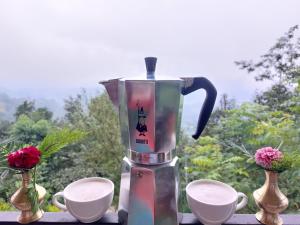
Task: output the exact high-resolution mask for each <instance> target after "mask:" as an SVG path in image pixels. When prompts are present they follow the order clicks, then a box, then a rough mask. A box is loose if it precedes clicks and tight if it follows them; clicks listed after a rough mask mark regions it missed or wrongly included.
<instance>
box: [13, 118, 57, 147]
mask: <svg viewBox="0 0 300 225" xmlns="http://www.w3.org/2000/svg"><path fill="white" fill-rule="evenodd" d="M51 127H52V125H51V123H50V122H49V121H47V120H39V121H37V122H35V121H33V120H32V119H30V118H29V117H28V116H26V115H24V114H23V115H20V116H19V117H18V120H17V121H16V122H15V123H14V124H13V125H12V129H11V135H12V136H13V137H14V138H16V139H17V141H18V142H19V143H23V144H25V143H26V144H34V145H36V144H37V143H38V142H40V141H41V140H43V138H44V137H45V136H46V135H47V133H48V132H49V131H50V129H51Z"/></svg>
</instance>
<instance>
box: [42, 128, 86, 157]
mask: <svg viewBox="0 0 300 225" xmlns="http://www.w3.org/2000/svg"><path fill="white" fill-rule="evenodd" d="M85 136H86V133H85V132H82V131H80V130H77V129H75V130H71V129H69V128H63V129H57V130H55V131H53V132H51V133H49V134H48V135H47V136H46V137H45V138H44V139H43V141H42V142H41V143H40V145H39V146H38V149H39V150H40V151H41V152H42V158H43V159H45V158H48V157H50V156H51V155H52V154H54V153H56V152H58V151H60V150H61V149H62V148H64V147H66V146H67V145H69V144H72V143H75V142H77V141H79V140H81V139H83V138H84V137H85Z"/></svg>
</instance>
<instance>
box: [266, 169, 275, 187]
mask: <svg viewBox="0 0 300 225" xmlns="http://www.w3.org/2000/svg"><path fill="white" fill-rule="evenodd" d="M265 174H266V182H265V184H266V185H270V184H272V185H275V186H278V173H277V172H273V171H267V170H265Z"/></svg>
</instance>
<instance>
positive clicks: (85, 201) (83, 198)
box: [52, 177, 114, 223]
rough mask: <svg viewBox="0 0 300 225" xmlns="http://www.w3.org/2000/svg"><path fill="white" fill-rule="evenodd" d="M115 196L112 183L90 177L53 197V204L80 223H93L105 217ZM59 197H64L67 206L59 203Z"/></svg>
mask: <svg viewBox="0 0 300 225" xmlns="http://www.w3.org/2000/svg"><path fill="white" fill-rule="evenodd" d="M96 189H97V190H96ZM91 193H93V194H91ZM113 195H114V184H113V182H112V181H110V180H108V179H105V178H100V177H89V178H83V179H80V180H77V181H75V182H73V183H71V184H69V185H68V186H67V187H66V188H65V189H64V191H62V192H58V193H56V194H55V195H54V196H53V198H52V202H53V204H54V205H55V206H57V207H58V208H60V209H62V210H65V211H66V210H67V211H69V212H70V213H71V214H72V215H73V216H74V217H75V218H76V219H78V220H79V221H81V222H83V223H92V222H95V221H97V220H99V219H101V218H102V217H103V215H104V214H105V212H106V211H107V209H108V208H109V207H110V205H111V203H112V200H113ZM58 197H63V198H64V202H65V204H62V203H60V202H58V200H57V199H58Z"/></svg>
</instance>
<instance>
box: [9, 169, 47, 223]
mask: <svg viewBox="0 0 300 225" xmlns="http://www.w3.org/2000/svg"><path fill="white" fill-rule="evenodd" d="M30 181H31V177H30V174H29V172H28V171H26V172H24V173H22V186H21V187H20V188H19V189H18V190H17V191H16V192H15V193H14V194H13V195H12V196H11V199H10V202H11V204H12V205H13V206H14V207H16V208H17V209H19V210H21V214H20V216H19V217H18V222H19V223H22V224H26V223H31V222H33V221H37V220H39V219H40V218H41V217H42V216H43V214H44V212H43V210H41V209H40V208H38V210H37V212H36V213H33V212H32V206H31V203H30V201H29V198H28V195H27V193H28V185H29V184H30ZM35 187H36V190H37V192H38V203H39V204H41V203H42V202H43V200H44V198H45V195H46V190H45V188H43V187H42V186H40V185H37V184H36V185H35Z"/></svg>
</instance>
